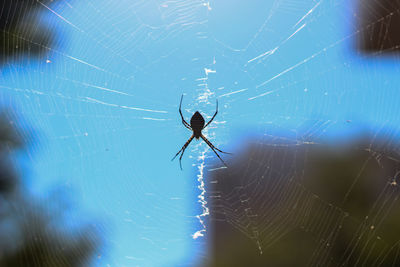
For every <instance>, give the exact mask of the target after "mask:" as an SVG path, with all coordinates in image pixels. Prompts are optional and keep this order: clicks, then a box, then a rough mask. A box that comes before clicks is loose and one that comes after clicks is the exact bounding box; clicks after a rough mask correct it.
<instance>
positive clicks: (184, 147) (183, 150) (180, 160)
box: [171, 135, 194, 170]
mask: <svg viewBox="0 0 400 267" xmlns="http://www.w3.org/2000/svg"><path fill="white" fill-rule="evenodd" d="M193 138H194V135H192V136H191V137H190V138H189V139H188V140H187V141H186V143H185V144H184V145H183V147H182V148H181V150H179V151H178V153H176V155H175V156H174V157H173V158H172V159H171V161H173V160H174V159H175V158H176V157H177V156H178V155H179V153H181V152H182V154H181V156H180V157H179V165H180V166H181V170H182V157H183V153H185V150H186V148H187V146H188V145H189V144H190V142H192V140H193Z"/></svg>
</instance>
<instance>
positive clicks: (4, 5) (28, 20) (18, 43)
mask: <svg viewBox="0 0 400 267" xmlns="http://www.w3.org/2000/svg"><path fill="white" fill-rule="evenodd" d="M53 2H55V1H52V0H40V1H38V0H2V1H0V64H4V63H5V62H7V60H9V59H19V58H21V57H22V56H26V55H29V57H32V56H35V57H42V56H44V55H45V53H47V52H48V49H49V47H50V46H51V45H52V42H53V32H52V30H51V28H50V27H49V26H50V25H47V24H45V23H43V22H41V21H40V18H41V17H40V15H41V13H42V12H43V11H47V9H46V7H45V6H49V5H51V3H53ZM44 5H45V6H44Z"/></svg>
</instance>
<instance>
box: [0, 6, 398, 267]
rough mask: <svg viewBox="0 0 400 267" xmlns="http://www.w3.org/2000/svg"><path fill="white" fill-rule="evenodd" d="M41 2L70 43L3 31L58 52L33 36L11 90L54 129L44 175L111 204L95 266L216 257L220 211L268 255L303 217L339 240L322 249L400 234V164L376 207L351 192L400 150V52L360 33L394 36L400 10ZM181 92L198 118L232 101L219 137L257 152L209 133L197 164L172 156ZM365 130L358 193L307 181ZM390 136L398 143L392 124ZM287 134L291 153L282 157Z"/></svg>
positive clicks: (46, 135) (316, 231)
mask: <svg viewBox="0 0 400 267" xmlns="http://www.w3.org/2000/svg"><path fill="white" fill-rule="evenodd" d="M37 3H38V4H39V5H40V6H41V7H42V16H41V18H40V20H38V21H36V22H35V23H37V25H36V24H35V25H34V26H33V28H35V27H36V26H37V28H39V24H43V23H45V24H47V25H50V26H49V27H51V28H52V29H53V30H54V31H55V32H56V33H57V34H56V42H55V43H53V44H51V45H48V46H45V45H41V44H40V43H35V42H36V41H34V40H30V39H26V37H24V36H23V35H18V34H15V33H13V32H11V31H7V30H4V31H3V34H4V35H13V36H14V37H15V38H17V39H18V38H25V40H24V41H27V42H28V43H35V45H39V46H40V45H41V46H42V47H43V48H44V49H45V50H46V51H47V54H46V57H45V58H40V59H38V60H37V59H35V60H34V59H30V58H29V52H28V53H27V52H26V51H25V50H24V51H21V52H20V54H19V56H21V57H20V59H19V60H14V61H8V62H7V63H6V64H5V65H4V66H3V68H2V70H1V71H2V73H1V78H0V88H1V91H0V99H1V102H2V103H3V104H5V105H10V106H11V107H12V108H13V110H15V113H17V114H18V115H20V116H22V117H23V118H24V119H26V121H27V122H28V124H29V125H31V126H33V127H34V128H35V129H36V131H37V132H38V135H39V136H40V137H41V138H40V142H35V143H33V144H32V146H31V149H30V154H31V158H30V163H31V164H32V166H33V167H32V168H33V169H32V173H31V174H30V176H32V177H34V178H33V179H32V180H33V182H32V191H34V192H36V193H37V194H39V195H40V194H43V192H45V190H46V188H48V187H49V186H52V185H62V186H65V187H67V188H69V189H70V190H72V191H74V192H76V198H77V199H78V201H79V202H80V203H81V204H82V206H84V207H85V208H86V209H87V210H88V213H94V214H99V216H102V217H104V221H105V223H104V229H105V230H104V238H105V240H106V243H107V248H109V250H107V251H108V253H107V254H106V255H98V257H97V258H96V259H95V260H94V261H95V264H96V265H98V266H168V265H171V266H177V265H183V266H193V265H196V264H201V263H203V262H207V261H212V257H213V256H212V255H211V254H210V253H209V250H210V248H211V247H212V244H211V243H210V242H211V241H212V238H211V236H212V235H213V232H212V227H211V225H213V224H214V223H215V222H222V223H224V224H227V225H229V226H232V227H234V228H235V229H236V230H237V231H238V232H239V233H240V234H241V236H243V237H245V238H247V239H248V240H251V242H252V244H254V248H252V249H253V250H254V251H255V252H257V253H259V254H261V253H262V254H268V251H269V250H271V249H272V248H273V247H274V246H275V245H276V244H277V243H279V242H280V241H281V240H283V239H285V237H286V236H287V235H289V234H290V233H291V231H293V229H298V228H300V229H306V231H305V233H306V236H309V237H312V239H313V240H314V241H315V240H317V241H318V242H320V243H321V244H324V245H325V247H324V248H316V249H315V250H313V251H312V253H311V256H310V257H309V259H308V264H309V265H312V266H319V265H326V264H328V263H332V262H335V263H337V264H338V265H346V264H349V263H354V264H355V265H362V264H365V263H370V262H373V263H374V264H375V265H379V264H382V262H383V260H384V259H385V257H386V258H387V257H389V256H387V255H389V254H390V253H391V252H393V251H395V250H396V249H397V241H398V240H394V241H393V240H390V241H389V240H387V239H385V237H384V235H383V236H381V235H379V231H381V229H382V225H386V224H385V223H389V219H388V216H387V214H389V213H390V212H393V210H394V209H395V206H396V204H397V199H398V193H397V182H396V180H397V178H396V177H397V176H396V173H397V169H396V168H394V169H393V171H391V172H390V171H388V173H383V174H382V173H381V174H377V175H376V177H374V178H375V179H376V180H379V181H380V182H382V181H383V182H382V183H378V184H379V186H376V187H375V188H373V189H374V191H373V194H372V195H373V196H374V197H375V198H374V202H373V205H372V206H371V207H370V209H369V210H366V211H365V212H364V213H362V214H359V213H358V211H356V210H352V209H350V208H346V205H344V204H343V203H347V202H351V201H350V200H349V198H350V197H351V196H352V192H353V191H354V190H355V188H357V186H358V185H359V183H360V181H361V180H362V174H363V173H364V170H365V169H368V167H370V166H372V165H374V166H375V164H378V166H380V167H382V166H386V165H385V164H386V163H382V160H383V159H384V160H386V161H388V162H395V163H397V162H398V160H399V159H400V158H399V156H398V153H397V151H398V149H396V148H394V149H389V148H386V147H391V146H395V145H396V141H395V140H396V138H397V137H398V125H399V117H398V116H397V114H398V112H397V111H399V109H398V103H397V102H398V101H396V100H397V99H398V90H396V88H397V87H396V86H397V84H398V75H397V74H398V71H399V67H398V64H396V60H398V56H397V55H396V54H392V55H391V56H390V57H384V55H385V52H386V51H387V50H388V49H387V48H385V49H382V50H379V51H376V52H374V53H373V54H372V55H370V54H364V53H361V52H357V50H356V49H355V43H356V40H357V38H359V37H360V36H361V35H364V34H366V32H368V31H372V30H371V29H374V31H375V30H376V29H377V27H380V28H379V30H378V32H379V33H381V34H380V36H381V37H379V38H383V39H384V40H385V39H388V38H390V37H389V35H388V34H387V30H386V29H387V28H385V27H384V26H385V23H388V22H387V20H386V19H387V18H390V17H391V16H395V15H397V14H398V10H395V11H393V12H392V13H389V15H385V16H381V17H379V16H378V17H375V18H374V21H372V22H371V23H369V24H368V25H366V26H365V25H364V26H362V27H360V26H359V23H358V22H359V21H360V17H359V13H358V4H360V5H361V6H362V7H364V8H368V7H369V4H368V3H367V2H365V3H364V2H361V3H358V2H351V3H350V2H349V1H343V0H335V1H326V0H320V1H311V0H275V1H252V2H251V3H248V1H247V2H246V1H197V0H176V1H144V0H143V1H117V2H116V1H105V0H104V1H91V0H85V1H65V0H59V1H56V2H54V3H50V2H44V1H39V0H38V1H37ZM0 7H1V6H0ZM3 16H11V17H12V16H17V14H16V13H14V12H10V11H9V13H7V14H2V17H3ZM382 21H383V22H384V23H382ZM389 21H390V20H389ZM382 25H383V26H382ZM25 27H27V28H26V29H28V26H25ZM29 27H30V28H32V25H30V26H29ZM23 29H24V28H23ZM396 47H397V46H396V45H393V46H392V47H391V48H392V50H395V49H396ZM389 50H391V49H389ZM23 56H25V57H23ZM26 56H28V57H26ZM182 94H184V95H185V97H184V101H183V105H182V111H183V113H184V116H185V118H186V120H189V119H190V116H191V115H192V114H193V113H194V112H195V111H196V110H199V111H200V112H201V114H202V115H203V116H204V117H205V119H206V121H207V120H209V119H210V118H211V116H212V115H213V114H214V111H215V100H216V99H218V100H219V104H220V106H219V113H218V115H217V117H216V118H215V120H214V122H213V123H212V124H210V125H209V127H208V128H207V129H206V131H205V132H204V133H205V136H206V137H207V138H208V139H209V140H210V141H211V142H212V143H213V144H214V145H215V146H216V147H218V148H220V149H221V150H223V151H228V152H234V153H235V155H234V156H233V157H231V156H229V155H223V154H222V155H221V156H222V157H223V159H224V160H225V161H226V162H227V164H228V165H231V166H232V168H231V169H232V170H236V169H235V167H236V166H242V165H241V164H244V165H243V166H244V167H243V168H240V169H238V170H236V171H235V172H232V173H231V172H230V168H229V167H228V169H225V168H222V166H221V164H219V163H218V159H216V157H215V155H214V154H213V152H212V151H210V150H209V149H208V147H207V145H206V144H204V143H202V142H195V141H193V142H192V143H191V145H190V146H189V147H188V149H187V151H186V152H185V156H184V158H183V162H182V163H183V168H184V171H183V172H181V171H180V169H179V165H178V163H177V162H172V163H171V162H170V158H171V157H172V156H173V155H174V154H175V153H176V152H177V151H178V150H179V149H180V148H181V146H182V145H183V144H184V143H185V142H186V140H187V138H189V137H190V134H191V133H190V132H188V131H186V129H185V128H184V127H183V125H181V123H180V117H179V114H178V106H179V100H180V96H181V95H182ZM363 131H366V132H368V133H369V134H370V135H371V136H373V137H374V138H370V139H367V141H366V143H361V144H360V145H358V146H352V147H351V149H350V151H358V152H360V153H361V152H362V153H365V154H366V159H364V160H362V162H363V164H361V166H359V170H358V171H357V172H355V173H354V174H353V175H351V176H350V177H348V178H346V179H347V181H348V182H349V183H348V184H347V185H346V186H345V187H346V189H347V190H345V193H344V195H342V196H343V198H342V202H340V201H339V202H336V201H334V200H332V199H330V198H329V197H327V196H326V195H325V193H324V192H322V191H319V190H317V189H315V188H312V187H311V188H310V187H308V186H307V183H306V180H307V177H308V176H307V175H306V174H307V170H308V167H307V166H309V165H310V164H311V163H312V161H311V160H310V159H309V158H307V155H308V154H311V153H312V151H314V150H313V149H314V148H313V147H318V146H319V145H324V144H326V143H330V144H332V143H335V142H339V143H340V144H343V143H344V141H343V140H350V139H351V138H355V137H357V136H358V135H359V134H360V133H362V132H363ZM381 136H383V137H384V138H385V142H383V144H385V145H381V143H380V141H377V140H378V139H379V140H380V138H381ZM382 147H384V149H382ZM246 148H247V149H249V148H252V149H253V150H246ZM282 148H285V149H288V150H290V151H291V152H290V153H289V152H286V153H288V154H285V153H283V156H281V157H280V158H279V161H276V159H274V155H275V154H277V155H279V153H282V152H281V151H282ZM387 150H390V151H392V152H391V153H390V155H387V154H386V151H387ZM393 151H394V152H393ZM243 155H245V156H243ZM242 157H243V158H242ZM299 158H300V159H301V164H298V159H299ZM239 159H242V163H240V162H238V160H239ZM386 161H385V162H386ZM243 162H244V163H243ZM280 164H281V165H280ZM388 164H389V163H388ZM393 164H394V163H393ZM389 165H390V164H389ZM382 168H383V167H382ZM267 170H268V171H267ZM21 171H22V170H21ZM254 173H256V174H257V175H254ZM259 173H265V174H264V175H258V174H259ZM299 173H300V174H301V173H304V175H298V174H299ZM360 177H361V178H360ZM230 178H231V181H230V183H227V181H229V179H230ZM321 179H322V178H321ZM226 183H227V188H224V187H218V186H220V185H221V186H222V185H223V184H226ZM269 196H272V197H269ZM277 196H281V197H280V198H278V197H277ZM210 202H212V204H211V205H210ZM288 206H290V207H291V209H289V210H286V212H282V207H283V208H286V207H288ZM313 214H315V215H318V216H314V217H313ZM274 215H276V217H273V216H274ZM210 218H211V220H210ZM362 218H368V219H365V220H364V219H362ZM349 221H351V223H352V226H351V227H354V229H357V230H356V231H354V234H353V236H352V238H350V241H349V242H348V243H347V244H345V246H344V247H345V248H346V249H345V250H344V251H343V253H342V256H341V257H335V258H334V259H333V260H331V257H332V255H333V254H332V250H330V249H329V248H334V247H335V246H339V245H340V243H339V241H338V240H340V239H339V238H338V236H339V235H340V233H341V231H340V229H341V227H344V225H345V224H346V223H347V222H349ZM210 227H211V231H210V229H209V228H210ZM371 227H372V228H371ZM371 229H372V230H373V233H371ZM377 237H379V239H377ZM371 240H379V242H381V243H383V244H385V245H378V244H376V242H375V243H374V242H372V241H371ZM377 242H378V241H377ZM357 246H358V247H361V248H363V249H361V250H356V249H354V247H357ZM327 247H329V248H327ZM375 250H376V251H375ZM371 255H372V256H371ZM373 255H381V256H379V257H375V258H374V257H373Z"/></svg>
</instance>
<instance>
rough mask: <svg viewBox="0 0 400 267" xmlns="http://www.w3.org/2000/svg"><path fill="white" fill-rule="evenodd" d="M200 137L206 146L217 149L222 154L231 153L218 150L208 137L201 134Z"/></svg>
mask: <svg viewBox="0 0 400 267" xmlns="http://www.w3.org/2000/svg"><path fill="white" fill-rule="evenodd" d="M201 138H202V139H203V140H204V142H206V144H207V145H208V146H210V147H212V148H214V149H215V150H217V151H219V152H221V153H224V154H229V155H233V154H232V153H229V152H224V151H222V150H219V149H218V148H216V147H215V146H214V145H213V144H212V143H211V142H210V141H208V139H207V138H206V137H205V136H204V135H201Z"/></svg>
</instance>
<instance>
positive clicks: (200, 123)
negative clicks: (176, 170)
mask: <svg viewBox="0 0 400 267" xmlns="http://www.w3.org/2000/svg"><path fill="white" fill-rule="evenodd" d="M182 99H183V95H182V96H181V103H180V105H179V114H180V115H181V118H182V124H183V125H184V126H185V127H186V128H188V129H189V130H191V131H193V134H192V136H191V137H190V138H189V140H187V141H186V143H185V144H184V145H183V147H182V148H181V150H179V151H178V153H176V155H175V156H174V157H173V158H172V160H174V159H175V158H176V157H177V156H178V155H179V154H180V153H181V152H182V154H181V156H180V157H179V165H180V167H181V170H182V157H183V153H185V150H186V148H187V146H188V145H189V144H190V142H192V140H193V138H196V139H199V138H201V139H203V140H204V142H206V144H207V145H208V146H209V147H210V148H211V149H212V151H214V153H215V154H216V155H217V157H218V158H219V159H220V160H221V161H222V163H223V164H224V165H225V167H228V166H227V165H226V163H225V162H224V161H223V160H222V159H221V157H220V156H219V155H218V153H217V151H219V152H221V153H224V154H232V153H228V152H224V151H221V150H219V149H218V148H216V147H215V146H214V145H213V144H211V142H210V141H208V140H207V138H205V137H204V135H203V134H202V133H201V131H203V130H204V129H205V128H206V127H207V126H208V125H209V124H210V123H211V122H212V121H213V120H214V118H215V116H216V115H217V113H218V100H217V109H216V111H215V113H214V115H213V116H212V118H211V120H210V121H209V122H207V123H206V125H204V123H205V121H204V118H203V116H201V114H200V112H198V111H196V112H195V113H194V114H193V116H192V118H191V119H190V125H189V123H187V122H186V121H185V119H184V118H183V115H182V109H181V107H182ZM216 150H217V151H216ZM172 160H171V161H172Z"/></svg>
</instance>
